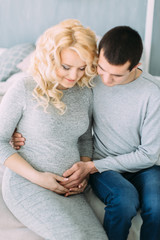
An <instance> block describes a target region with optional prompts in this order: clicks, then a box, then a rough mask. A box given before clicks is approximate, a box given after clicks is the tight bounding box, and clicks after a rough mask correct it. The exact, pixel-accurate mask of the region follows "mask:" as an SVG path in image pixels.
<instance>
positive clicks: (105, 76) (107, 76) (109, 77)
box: [101, 73, 112, 82]
mask: <svg viewBox="0 0 160 240" xmlns="http://www.w3.org/2000/svg"><path fill="white" fill-rule="evenodd" d="M101 77H102V78H103V81H104V82H111V81H112V76H111V75H110V74H109V73H105V74H103V75H102V76H101Z"/></svg>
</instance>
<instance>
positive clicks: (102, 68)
mask: <svg viewBox="0 0 160 240" xmlns="http://www.w3.org/2000/svg"><path fill="white" fill-rule="evenodd" d="M98 67H100V68H101V69H102V70H103V71H105V70H104V69H103V68H102V67H101V65H99V63H98Z"/></svg>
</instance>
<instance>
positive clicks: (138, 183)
mask: <svg viewBox="0 0 160 240" xmlns="http://www.w3.org/2000/svg"><path fill="white" fill-rule="evenodd" d="M90 183H91V186H92V188H93V190H94V192H95V193H96V195H97V196H98V197H99V198H100V199H101V200H102V201H103V202H104V203H105V204H106V207H105V217H104V229H105V231H106V233H107V235H108V238H109V240H126V239H127V236H128V233H129V228H130V226H131V220H132V218H133V217H134V216H135V215H136V214H137V211H138V209H139V208H140V209H141V216H142V219H143V224H142V228H141V237H140V239H141V240H159V239H160V166H154V167H151V168H148V169H144V170H141V171H139V172H136V173H123V174H121V173H118V172H115V171H105V172H103V173H95V174H93V175H91V177H90Z"/></svg>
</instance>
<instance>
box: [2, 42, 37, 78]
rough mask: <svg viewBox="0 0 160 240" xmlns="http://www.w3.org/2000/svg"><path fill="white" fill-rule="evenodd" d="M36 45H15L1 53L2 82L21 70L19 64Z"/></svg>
mask: <svg viewBox="0 0 160 240" xmlns="http://www.w3.org/2000/svg"><path fill="white" fill-rule="evenodd" d="M34 49H35V45H34V44H31V43H24V44H19V45H15V46H13V47H11V48H9V49H7V50H5V51H4V52H2V54H0V82H2V81H6V80H7V79H8V78H9V77H10V76H11V75H12V74H14V73H16V72H19V71H20V69H19V68H17V64H18V63H19V62H21V61H22V60H23V59H24V58H25V57H26V56H27V55H29V54H30V53H31V52H32V51H34Z"/></svg>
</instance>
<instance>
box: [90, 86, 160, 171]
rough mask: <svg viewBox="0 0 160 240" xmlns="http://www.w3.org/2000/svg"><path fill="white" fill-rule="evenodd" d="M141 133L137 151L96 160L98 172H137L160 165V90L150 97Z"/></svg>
mask: <svg viewBox="0 0 160 240" xmlns="http://www.w3.org/2000/svg"><path fill="white" fill-rule="evenodd" d="M139 133H140V140H141V141H140V145H139V146H137V148H136V150H135V151H132V152H129V153H126V154H122V155H117V156H107V157H106V158H103V159H100V160H94V161H93V162H94V164H95V167H96V168H97V169H98V171H99V172H103V171H107V170H114V171H117V172H136V171H139V170H141V169H145V168H149V167H152V166H153V165H160V89H157V91H155V92H154V95H153V94H152V96H150V99H149V102H148V106H147V109H146V114H145V118H144V119H143V125H142V128H141V129H139Z"/></svg>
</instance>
